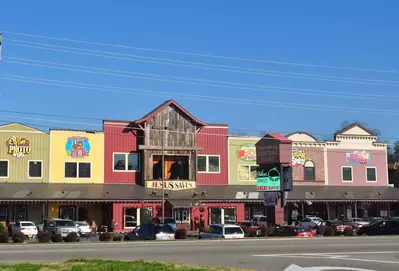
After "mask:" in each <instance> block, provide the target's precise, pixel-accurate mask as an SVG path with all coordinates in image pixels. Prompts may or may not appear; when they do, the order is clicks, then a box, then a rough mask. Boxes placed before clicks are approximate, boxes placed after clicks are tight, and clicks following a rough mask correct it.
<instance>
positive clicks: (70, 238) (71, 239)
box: [65, 232, 79, 243]
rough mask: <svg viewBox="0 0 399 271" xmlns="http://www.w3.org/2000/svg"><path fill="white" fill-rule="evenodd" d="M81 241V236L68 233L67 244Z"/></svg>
mask: <svg viewBox="0 0 399 271" xmlns="http://www.w3.org/2000/svg"><path fill="white" fill-rule="evenodd" d="M78 239H79V236H78V234H77V233H76V232H70V233H68V235H67V237H66V238H65V241H66V242H69V243H73V242H77V241H78Z"/></svg>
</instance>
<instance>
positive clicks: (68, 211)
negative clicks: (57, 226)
mask: <svg viewBox="0 0 399 271" xmlns="http://www.w3.org/2000/svg"><path fill="white" fill-rule="evenodd" d="M60 218H62V219H70V220H72V221H75V220H76V207H75V206H60Z"/></svg>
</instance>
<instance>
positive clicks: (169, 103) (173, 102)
mask: <svg viewBox="0 0 399 271" xmlns="http://www.w3.org/2000/svg"><path fill="white" fill-rule="evenodd" d="M171 105H173V106H175V107H176V108H177V109H179V110H180V111H181V112H183V114H185V115H186V116H187V117H188V118H189V119H191V120H192V121H193V122H195V123H196V124H199V125H202V126H206V123H205V122H203V121H200V120H199V119H197V118H195V117H194V116H193V115H192V114H191V113H190V112H188V111H187V110H186V109H184V108H183V107H182V106H181V105H179V104H178V103H177V102H175V101H174V100H168V101H165V102H164V103H163V104H161V105H159V106H158V107H156V108H155V109H154V110H152V111H151V112H149V113H148V114H147V115H145V116H144V117H142V118H141V119H138V120H135V121H134V122H135V123H137V124H139V123H143V122H146V121H149V120H150V119H151V118H153V117H154V116H155V115H156V114H158V113H159V112H161V111H162V110H164V109H165V108H167V107H168V106H171Z"/></svg>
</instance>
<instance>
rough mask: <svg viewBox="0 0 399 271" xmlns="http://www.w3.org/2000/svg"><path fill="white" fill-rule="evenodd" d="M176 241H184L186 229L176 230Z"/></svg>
mask: <svg viewBox="0 0 399 271" xmlns="http://www.w3.org/2000/svg"><path fill="white" fill-rule="evenodd" d="M175 238H176V239H186V238H187V230H186V229H177V231H176V232H175Z"/></svg>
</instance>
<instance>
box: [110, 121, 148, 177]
mask: <svg viewBox="0 0 399 271" xmlns="http://www.w3.org/2000/svg"><path fill="white" fill-rule="evenodd" d="M125 127H126V125H124V124H123V123H120V124H109V125H108V126H107V123H104V142H105V143H104V183H130V184H132V183H133V184H139V183H141V179H142V173H141V172H114V171H113V166H114V165H113V153H114V152H135V151H138V146H137V137H136V135H135V134H133V133H131V132H129V133H126V132H124V129H125ZM136 132H137V131H136V130H134V133H136ZM140 159H142V157H140ZM141 161H142V160H141Z"/></svg>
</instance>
